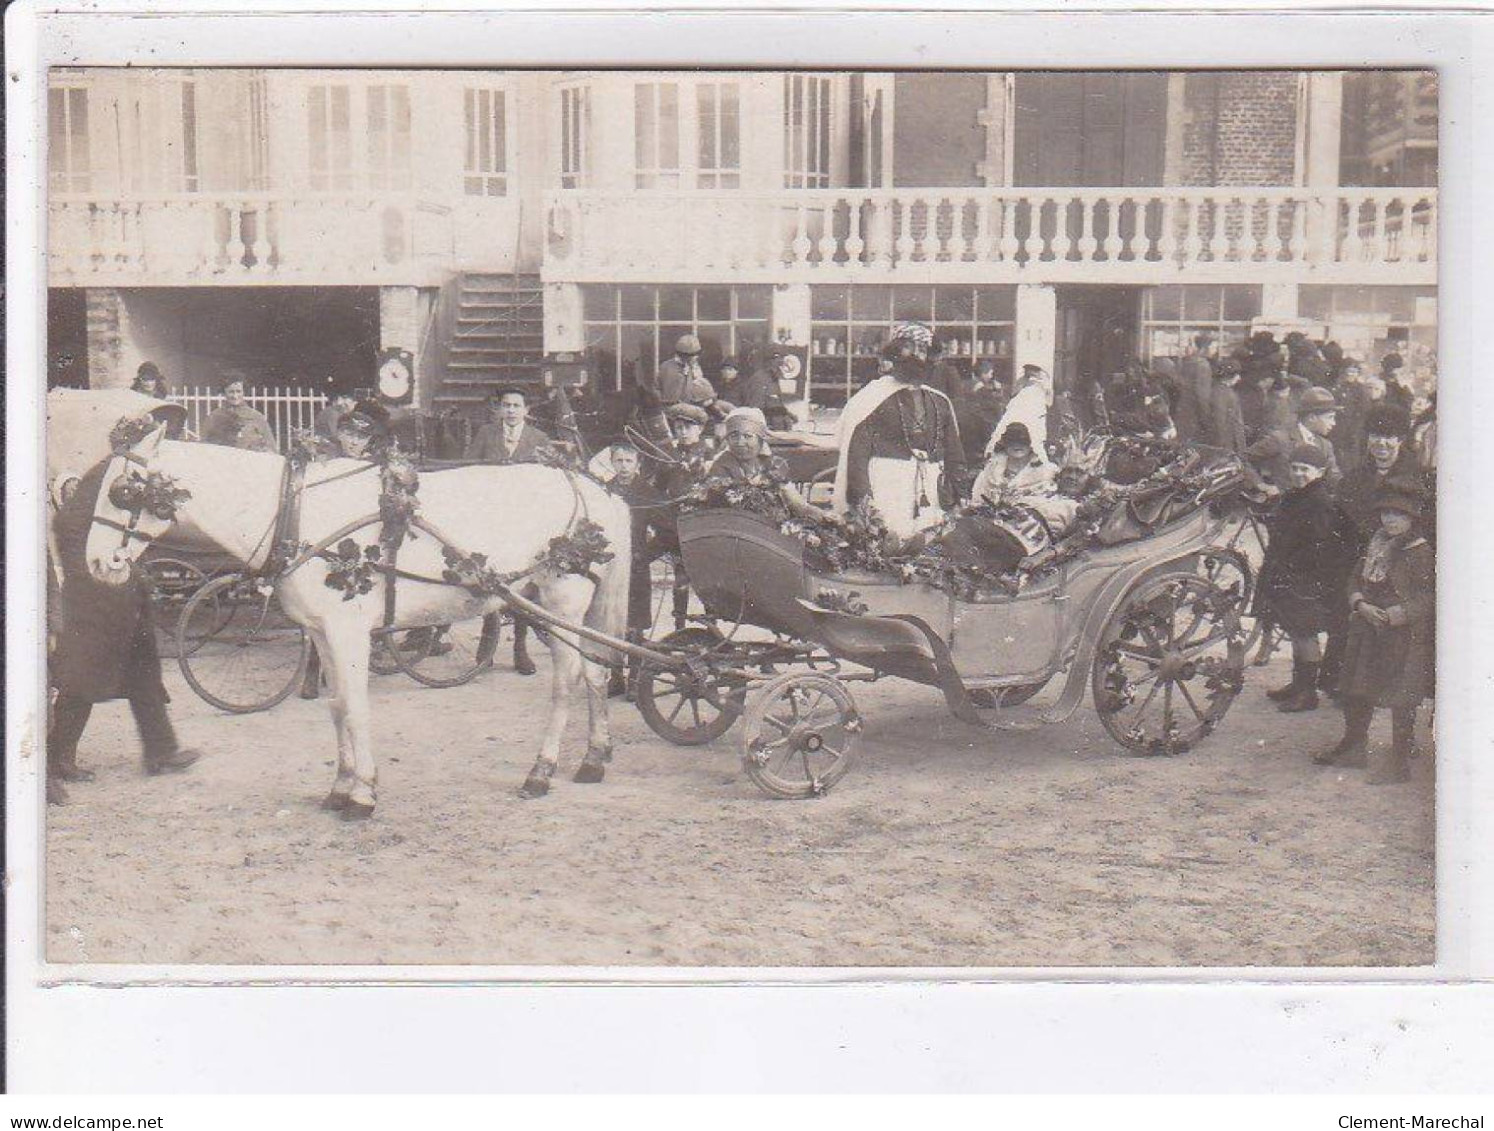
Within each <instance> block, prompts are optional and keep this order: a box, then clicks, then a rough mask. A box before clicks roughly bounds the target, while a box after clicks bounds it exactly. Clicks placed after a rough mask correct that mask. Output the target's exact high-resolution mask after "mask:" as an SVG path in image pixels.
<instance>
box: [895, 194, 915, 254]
mask: <svg viewBox="0 0 1494 1131" xmlns="http://www.w3.org/2000/svg"><path fill="white" fill-rule="evenodd" d="M892 204H893V207H894V208H895V209H896V212H897V220H896V225H895V227H894V230H895V231H896V232H897V239H896V240H894V241H893V257H892V262H893V263H907V262H908V260H910V259H912V258H913V204H912V202H911V201H910V200H908V198H907V197H901V196H900V197H896V198H894V199H893V202H892Z"/></svg>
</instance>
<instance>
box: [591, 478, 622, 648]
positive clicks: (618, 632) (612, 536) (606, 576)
mask: <svg viewBox="0 0 1494 1131" xmlns="http://www.w3.org/2000/svg"><path fill="white" fill-rule="evenodd" d="M601 502H602V504H603V505H604V506H605V508H606V513H607V518H606V519H605V520H604V522H603V524H602V525H603V527H604V528H605V529H606V532H607V544H608V549H610V550H611V551H612V554H613V557H612V560H611V561H610V562H607V563H606V564H605V565H603V566H600V567H599V568H598V570H597V574H598V576H599V577H600V579H601V583H600V584H599V585H598V586H597V591H596V593H595V594H594V595H593V596H592V599H591V604H590V605H589V606H588V607H587V610H586V626H587V627H588V628H594V629H596V630H597V631H598V632H605V633H606V634H607V635H608V636H613V637H617V638H619V639H621V638H623V637H624V636H626V634H627V629H628V582H629V580H630V577H629V573H630V569H631V566H632V562H633V519H632V515H631V514H630V512H629V510H628V505H627V503H625V502H623V501H622V500H621V499H619V498H618V497H617V496H615V495H612V494H603V495H602V500H601ZM598 509H599V510H600V509H601V508H600V507H599V508H598ZM607 651H608V653H609V654H610V653H611V651H612V650H611V649H608V650H607ZM613 658H614V659H616V658H618V657H613Z"/></svg>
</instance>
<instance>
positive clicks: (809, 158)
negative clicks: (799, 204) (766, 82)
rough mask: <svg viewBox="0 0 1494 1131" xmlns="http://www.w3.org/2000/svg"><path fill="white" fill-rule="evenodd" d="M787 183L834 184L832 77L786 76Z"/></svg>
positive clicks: (797, 185)
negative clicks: (831, 177) (831, 147)
mask: <svg viewBox="0 0 1494 1131" xmlns="http://www.w3.org/2000/svg"><path fill="white" fill-rule="evenodd" d="M783 169H784V173H783V187H784V188H829V187H830V169H831V164H830V80H829V79H828V78H821V77H819V76H817V75H784V76H783Z"/></svg>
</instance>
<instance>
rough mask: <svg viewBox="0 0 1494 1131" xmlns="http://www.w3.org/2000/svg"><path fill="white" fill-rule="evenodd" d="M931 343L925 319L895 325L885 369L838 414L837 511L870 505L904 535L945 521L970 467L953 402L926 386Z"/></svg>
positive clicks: (931, 338)
mask: <svg viewBox="0 0 1494 1131" xmlns="http://www.w3.org/2000/svg"><path fill="white" fill-rule="evenodd" d="M932 341H933V334H932V332H931V331H930V330H929V328H928V327H927V326H924V325H922V324H921V323H917V322H904V323H900V324H899V325H898V326H896V327H894V328H893V332H892V338H891V340H890V341H889V342H888V344H887V346H886V347H885V349H884V350H883V358H884V361H886V362H887V363H888V368H887V371H886V372H884V373H883V374H882V375H881V376H879V377H877V379H876V380H874V381H872V382H870V383H869V384H867V385H866V387H865V388H863V389H861V390H860V391H859V392H857V394H856V395H855V396H854V397H852V398H851V400H850V401H849V402H848V403H847V405H846V408H845V411H844V412H843V413H842V414H841V417H840V424H839V432H838V436H837V441H838V445H839V449H840V456H839V459H838V461H837V464H836V468H835V490H834V501H835V504H834V505H835V511H836V513H837V514H848V513H849V512H851V511H852V510H854V509H855V508H856V507H857V506H859V505H860V504H861V503H862V502H864V501H865V502H869V503H870V504H871V505H872V506H874V507H875V508H876V510H877V511H878V513H879V514H880V515H881V516H882V520H883V521H884V522H885V523H886V525H887V529H888V530H889V531H890V532H891V533H892V534H894V535H896V536H897V537H899V538H909V537H912V536H913V535H915V534H917V533H919V532H920V531H923V530H927V529H929V528H930V527H933V526H937V525H938V524H939V523H940V522H941V521H943V518H944V514H945V510H946V508H948V507H951V506H953V505H954V502H955V491H954V486H953V485H954V484H955V483H957V482H958V481H959V480H960V478H961V475H962V473H963V471H964V467H965V454H964V451H963V448H962V446H961V443H960V430H959V425H958V424H957V423H956V422H955V412H954V406H953V405H952V404H951V403H950V401H949V398H948V397H947V396H945V395H944V394H943V393H941V392H938V391H937V390H934V389H930V388H928V387H926V386H925V385H924V384H923V379H924V356H925V354H926V353H927V350H928V348H929V346H930V344H931V343H932Z"/></svg>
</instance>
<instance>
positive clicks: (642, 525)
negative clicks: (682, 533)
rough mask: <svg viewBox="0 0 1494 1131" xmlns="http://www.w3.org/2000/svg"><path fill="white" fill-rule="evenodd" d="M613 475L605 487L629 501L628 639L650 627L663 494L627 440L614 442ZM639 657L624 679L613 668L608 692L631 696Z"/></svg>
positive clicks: (660, 550)
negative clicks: (654, 537)
mask: <svg viewBox="0 0 1494 1131" xmlns="http://www.w3.org/2000/svg"><path fill="white" fill-rule="evenodd" d="M610 455H611V457H612V460H611V462H612V478H611V479H609V480H608V481H607V489H608V490H609V491H611V492H612V493H613V494H614V495H616V496H617V497H618V498H620V499H622V501H623V502H625V503H627V504H628V508H629V514H630V517H631V518H632V526H633V538H632V547H633V560H632V568H631V570H630V571H629V573H628V639H629V640H632V641H634V642H637V641H640V640H642V639H643V638H644V637H645V636H646V635H647V634H648V631H649V629H650V628H652V627H653V619H654V618H653V612H654V610H653V584H652V580H651V578H650V573H649V567H650V565H651V564H652V563H653V560H654V558H656V557H659V556H660V555H661V554H662V553H664V552H666V551H665V549H664V548H663V547H661V546H660V545H659V544H657V543H654V542H651V541H650V539H649V535H650V533H652V532H653V531H655V530H656V529H657V528H658V526H659V521H660V519H661V517H662V516H663V514H664V511H665V505H664V497H663V496H662V495H661V494H660V493H659V492H658V490H657V489H655V487H654V486H653V484H651V483H650V482H649V481H648V479H647V477H646V476H644V474H643V467H642V462H643V461H642V457H641V456H640V455H639V453H638V449H637V448H635V447H633V445H632V444H628V443H617V444H613V445H612V448H611V452H610ZM638 670H639V665H638V661H637V660H634V659H629V661H628V674H627V677H626V680H625V679H624V676H623V673H622V670H621V669H620V668H617V669H614V671H613V674H612V678H611V680H610V682H609V684H608V694H609V695H619V694H626V695H627V696H628V697H629V698H630V699H631V698H632V696H633V692H634V690H635V688H636V686H637V682H638Z"/></svg>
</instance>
